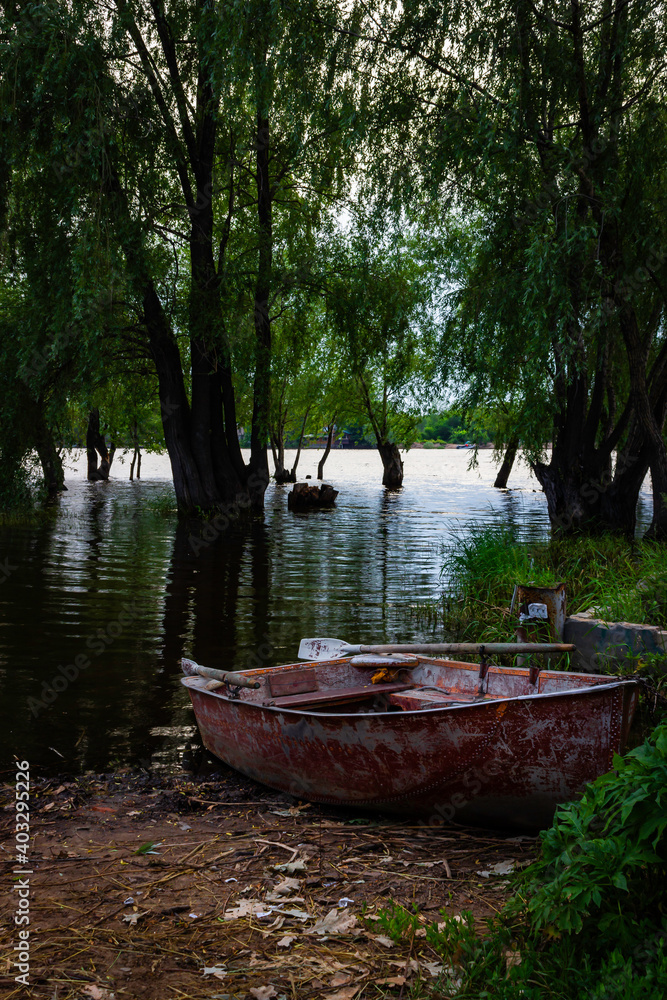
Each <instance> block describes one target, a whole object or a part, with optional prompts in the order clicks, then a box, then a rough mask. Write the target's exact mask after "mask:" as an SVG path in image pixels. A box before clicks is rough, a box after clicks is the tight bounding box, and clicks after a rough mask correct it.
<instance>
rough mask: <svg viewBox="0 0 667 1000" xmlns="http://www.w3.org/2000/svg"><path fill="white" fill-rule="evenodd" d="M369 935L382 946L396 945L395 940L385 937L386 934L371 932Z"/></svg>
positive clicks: (393, 946)
mask: <svg viewBox="0 0 667 1000" xmlns="http://www.w3.org/2000/svg"><path fill="white" fill-rule="evenodd" d="M370 936H371V938H372V939H373V941H377V943H378V944H381V945H382V947H383V948H395V947H396V942H395V941H392V939H391V938H390V937H387V936H386V934H371V935H370Z"/></svg>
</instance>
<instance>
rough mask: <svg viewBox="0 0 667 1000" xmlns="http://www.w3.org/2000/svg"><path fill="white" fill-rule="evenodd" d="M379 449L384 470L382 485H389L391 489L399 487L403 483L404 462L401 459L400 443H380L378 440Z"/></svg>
mask: <svg viewBox="0 0 667 1000" xmlns="http://www.w3.org/2000/svg"><path fill="white" fill-rule="evenodd" d="M378 451H379V453H380V458H381V459H382V468H383V470H384V472H383V476H382V485H383V486H387V487H388V488H389V489H398V487H399V486H402V485H403V462H402V461H401V453H400V451H399V449H398V445H396V444H393V443H391V444H390V443H388V442H384V443H383V444H380V443H379V442H378Z"/></svg>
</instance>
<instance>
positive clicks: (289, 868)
mask: <svg viewBox="0 0 667 1000" xmlns="http://www.w3.org/2000/svg"><path fill="white" fill-rule="evenodd" d="M271 867H272V868H273V869H274V870H275V871H277V872H284V873H285V874H287V875H293V874H294V872H305V870H306V862H305V860H304V858H296V859H295V860H294V861H287V862H285V864H283V865H272V866H271Z"/></svg>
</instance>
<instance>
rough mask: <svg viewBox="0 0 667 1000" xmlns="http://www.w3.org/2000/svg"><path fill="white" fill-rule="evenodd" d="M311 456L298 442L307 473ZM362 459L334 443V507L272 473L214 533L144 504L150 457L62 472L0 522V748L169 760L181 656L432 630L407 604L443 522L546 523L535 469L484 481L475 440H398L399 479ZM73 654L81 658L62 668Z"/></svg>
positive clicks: (417, 590)
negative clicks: (262, 504)
mask: <svg viewBox="0 0 667 1000" xmlns="http://www.w3.org/2000/svg"><path fill="white" fill-rule="evenodd" d="M317 457H318V456H317V455H316V454H315V453H312V454H311V453H306V454H305V455H304V458H303V462H304V464H305V468H304V469H303V471H304V474H305V473H307V472H309V471H313V472H314V466H315V464H316V460H317ZM154 461H155V462H156V461H157V460H156V459H155V460H154ZM309 462H310V463H311V464H312V465H313V469H312V470H311V469H310V468H309V467H308V463H309ZM374 463H377V464H378V465H379V459H377V457H376V456H375V455H374V454H372V453H369V452H357V453H355V452H352V453H350V452H347V453H336V454H332V456H331V459H330V463H329V465H328V468H327V471H328V472H329V473H330V474H331V480H330V481H332V482H333V484H334V485H335V487H336V488H337V489H339V490H340V496H339V499H338V505H337V507H336V508H335V509H334V510H331V511H328V512H317V513H315V514H312V515H308V516H295V515H293V514H292V513H290V512H288V510H287V503H286V490H285V489H284V488H282V487H277V486H271V487H270V488H269V491H268V492H267V498H266V516H265V518H264V519H263V520H262V519H260V520H257V521H254V522H252V524H250V525H249V526H248V528H247V530H245V531H243V532H236V533H226V534H222V535H219V536H217V537H209V535H210V532H209V533H207V532H205V531H204V530H203V529H202V526H201V525H198V524H196V523H190V524H185V523H176V521H175V519H173V518H171V517H164V516H161V515H157V514H155V513H152V512H151V510H150V503H149V502H150V501H151V500H152V499H154V498H155V497H156V496H158V495H160V494H161V493H164V491H165V489H169V488H170V487H169V484H168V481H167V479H166V478H165V475H164V470H162V472H160V469H159V468H157V466H156V470H155V474H156V478H155V479H143V480H141V481H140V482H133V483H130V482H128V481H127V480H118V479H115V480H112V481H110V482H109V483H93V484H89V483H86V482H85V481H84V480H83V479H82V478H78V479H77V478H72V479H69V480H68V487H69V491H68V493H67V494H65V495H64V496H63V498H62V500H61V502H60V504H59V506H58V507H57V508H56V509H54V511H53V514H52V517H51V518H50V520H49V521H48V522H47V523H41V524H39V525H38V526H32V527H25V526H24V527H8V526H0V562H4V560H7V564H8V565H9V566H12V567H14V569H13V570H12V572H11V574H10V576H9V578H8V579H7V580H6V581H5V582H4V583H0V723H1V725H0V743H1V745H2V751H3V760H8V761H10V760H11V759H12V756H13V754H16V755H18V756H19V757H20V758H22V759H28V760H30V761H31V763H32V764H33V765H34V766H35V767H36V768H39V769H42V770H43V771H49V770H50V771H58V770H61V771H75V772H76V771H85V770H86V769H93V770H109V769H112V768H114V767H116V766H118V765H119V764H126V763H130V764H137V763H140V762H144V763H145V764H146V765H148V764H149V762H150V763H151V764H152V766H156V765H157V766H170V765H171V764H173V762H174V761H176V760H177V758H178V754H179V752H180V750H181V748H182V747H183V746H184V744H185V742H186V741H187V739H188V737H189V734H190V733H191V732H192V731H193V729H192V727H193V722H194V720H193V716H192V712H191V709H190V707H189V699H188V698H187V694H186V693H185V691H184V689H183V688H182V686H181V685H180V683H179V677H180V667H179V660H180V658H181V656H183V655H189V656H192V657H193V658H194V659H196V660H198V661H199V662H202V663H205V664H207V665H209V666H223V667H234V668H237V669H243V668H244V667H247V666H251V665H254V664H255V663H256V662H257V661H256V659H255V657H256V656H257V655H259V656H260V659H261V660H262V662H266V663H280V662H287V661H290V660H293V659H294V658H295V656H296V651H297V648H298V644H299V640H300V639H301V638H303V637H304V636H317V635H324V636H338V637H340V638H343V639H348V640H352V641H361V642H372V641H390V640H409V639H414V640H418V639H424V640H428V639H432V638H434V633H433V631H432V629H430V627H428V626H426V625H424V626H420V625H418V624H416V622H415V619H414V617H413V616H411V613H410V612H411V608H412V607H413V606H414V605H415V604H416V603H419V602H422V601H426V600H428V599H430V598H432V597H433V596H434V595H435V594H436V593H437V592H438V591H439V589H440V587H441V586H442V581H441V578H440V573H441V570H442V567H443V561H444V553H445V551H446V549H447V547H448V546H449V545H451V542H452V540H453V538H454V537H455V536H456V535H460V534H466V533H468V532H470V531H474V530H476V527H475V526H476V525H479V524H489V523H492V524H504V525H507V524H509V525H511V526H513V527H514V528H515V529H516V531H517V534H519V535H521V536H524V537H542V536H544V534H545V533H546V529H547V519H546V511H545V505H544V497H543V495H542V494H541V493H534V492H533V487H534V485H535V484H534V482H531V481H530V479H529V478H528V475H527V473H525V472H523V473H521V475H519V474H517V477H516V482H517V484H518V485H519V486H520V487H521V489H518V490H510V491H498V490H494V489H493V487H492V482H493V475H494V472H495V469H494V468H493V466H492V464H491V463H490V461H489V456H488V453H487V455H482V456H481V462H480V470H479V471H478V472H473V473H470V472H467V471H466V465H467V456H465V455H464V454H462V453H460V452H431V453H429V452H422V453H417V454H415V455H413V453H412V452H410V454H409V455H408V457H407V459H406V479H405V484H404V487H403V489H401V490H398V491H391V492H389V491H386V490H384V489H383V488H382V487H381V485H380V478H381V472H380V469H379V468H375V465H374ZM147 471H150V465H149V464H147ZM521 476H523V478H521ZM123 616H125V618H123ZM77 656H79V657H81V656H83V657H84V658H87V659H88V661H89V666H87V667H85V668H84V669H81V670H80V671H79V675H78V677H76V679H74V680H68V679H67V677H66V675H65V674H64V673H63V670H65V671H66V670H67V668H68V667H69V666H71V665H72V664H75V661H76V657H77ZM63 678H64V679H65V681H66V683H64V681H63ZM63 684H64V687H63ZM55 687H57V688H61V690H57V691H55V700H53V701H52V703H50V704H48V705H47V704H46V703H44V704H43V706H42V707H41V708H38V710H37V712H35V711H34V708H35V703H36V702H39V701H42V702H45V695H48V691H49V689H51V690H53V689H54V688H55ZM31 698H32V699H34V701H33V702H32V703H31V702H29V699H31ZM31 705H32V708H33V711H31V707H30V706H31Z"/></svg>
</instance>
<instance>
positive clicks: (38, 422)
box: [33, 403, 67, 497]
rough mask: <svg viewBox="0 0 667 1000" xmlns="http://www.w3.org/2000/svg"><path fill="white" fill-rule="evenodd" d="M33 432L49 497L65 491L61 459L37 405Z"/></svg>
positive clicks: (41, 411) (34, 412) (49, 429)
mask: <svg viewBox="0 0 667 1000" xmlns="http://www.w3.org/2000/svg"><path fill="white" fill-rule="evenodd" d="M33 414H34V415H33V430H34V442H35V450H36V452H37V456H38V458H39V463H40V465H41V466H42V474H43V476H44V484H45V486H46V489H47V492H48V494H49V496H50V497H55V496H56V495H57V494H58V493H61V492H63V491H64V490H66V489H67V487H66V486H65V471H64V469H63V462H62V458H61V457H60V453H59V452H58V449H57V448H56V445H55V441H54V440H53V433H52V431H51V428H50V427H49V426H48V425H47V423H46V420H45V418H44V412H43V410H42V407H41V405H40V404H39V403H37V404H36V405H35V407H34V411H33Z"/></svg>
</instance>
